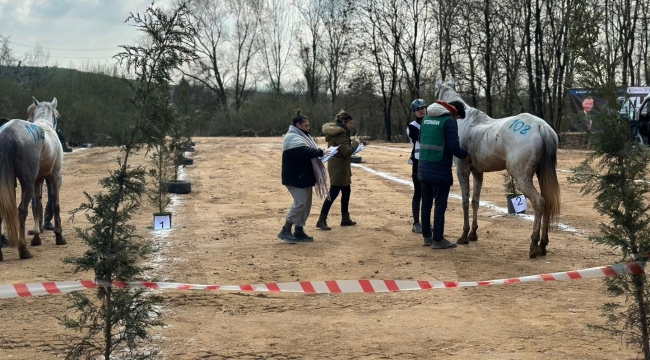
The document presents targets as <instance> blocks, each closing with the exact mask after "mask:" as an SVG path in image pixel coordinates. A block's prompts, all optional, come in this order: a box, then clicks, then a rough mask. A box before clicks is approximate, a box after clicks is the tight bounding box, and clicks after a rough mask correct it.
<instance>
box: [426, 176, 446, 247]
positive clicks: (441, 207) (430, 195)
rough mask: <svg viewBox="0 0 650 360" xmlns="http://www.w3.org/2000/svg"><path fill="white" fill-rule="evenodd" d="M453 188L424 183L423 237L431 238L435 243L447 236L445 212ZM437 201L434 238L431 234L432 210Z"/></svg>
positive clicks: (434, 217) (434, 215)
mask: <svg viewBox="0 0 650 360" xmlns="http://www.w3.org/2000/svg"><path fill="white" fill-rule="evenodd" d="M450 189H451V186H445V185H434V184H432V183H429V182H424V181H423V182H422V236H423V237H426V238H428V237H431V238H433V240H435V241H439V240H442V238H443V237H444V235H445V212H446V211H447V200H448V199H449V190H450ZM434 201H435V205H436V206H435V209H434V212H433V236H432V234H431V208H432V207H433V204H434Z"/></svg>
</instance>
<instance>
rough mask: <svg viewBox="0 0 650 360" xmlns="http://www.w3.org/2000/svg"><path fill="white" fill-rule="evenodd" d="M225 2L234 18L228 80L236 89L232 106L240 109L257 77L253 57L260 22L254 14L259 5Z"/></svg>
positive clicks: (235, 0)
mask: <svg viewBox="0 0 650 360" xmlns="http://www.w3.org/2000/svg"><path fill="white" fill-rule="evenodd" d="M228 4H229V6H230V9H231V11H232V17H233V20H234V30H233V34H232V41H231V48H232V50H231V54H233V55H234V59H233V61H232V64H233V69H232V70H233V71H232V75H231V79H230V80H231V83H232V84H233V90H234V92H235V104H234V108H235V111H239V109H240V108H241V107H242V105H243V104H244V101H246V98H248V95H249V94H250V92H251V91H252V90H253V89H254V88H255V86H256V85H257V81H258V80H259V74H258V73H257V72H255V69H254V60H255V56H256V54H257V52H258V50H259V46H258V43H259V42H258V37H259V22H258V21H257V16H256V14H257V13H258V12H259V11H260V6H259V2H258V1H255V0H245V1H242V0H229V1H228Z"/></svg>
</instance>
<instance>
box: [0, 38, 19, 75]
mask: <svg viewBox="0 0 650 360" xmlns="http://www.w3.org/2000/svg"><path fill="white" fill-rule="evenodd" d="M17 65H18V59H16V57H14V51H13V49H12V48H11V45H10V43H9V38H8V37H4V36H2V35H0V78H2V77H7V76H10V74H11V73H12V71H11V70H12V68H13V67H15V66H17Z"/></svg>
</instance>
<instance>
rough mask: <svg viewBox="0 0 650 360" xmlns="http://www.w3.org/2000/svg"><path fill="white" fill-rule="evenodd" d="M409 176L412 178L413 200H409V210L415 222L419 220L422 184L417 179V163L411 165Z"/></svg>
mask: <svg viewBox="0 0 650 360" xmlns="http://www.w3.org/2000/svg"><path fill="white" fill-rule="evenodd" d="M411 178H412V179H413V200H411V210H412V213H413V224H417V223H419V222H420V200H421V199H422V184H421V183H420V180H418V168H417V165H414V166H413V172H412V173H411Z"/></svg>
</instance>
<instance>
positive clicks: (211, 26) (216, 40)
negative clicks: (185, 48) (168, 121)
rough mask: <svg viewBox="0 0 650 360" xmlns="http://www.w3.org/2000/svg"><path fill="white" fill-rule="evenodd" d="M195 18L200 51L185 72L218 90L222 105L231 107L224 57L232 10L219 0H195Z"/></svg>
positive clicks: (193, 11) (192, 1)
mask: <svg viewBox="0 0 650 360" xmlns="http://www.w3.org/2000/svg"><path fill="white" fill-rule="evenodd" d="M189 6H190V14H191V21H192V24H193V26H194V28H195V29H196V34H197V35H196V39H195V42H196V52H197V55H198V56H199V58H198V59H197V60H195V61H194V62H192V64H191V65H190V67H189V69H183V74H184V75H185V76H187V77H189V78H191V79H193V80H195V81H198V82H199V83H200V84H202V85H204V86H205V87H207V88H208V89H210V90H211V91H212V92H214V93H215V94H216V96H217V99H218V100H219V103H221V106H222V107H224V108H226V107H227V106H228V93H227V91H226V81H225V77H226V76H227V75H228V66H227V64H226V60H225V58H224V53H225V44H226V43H227V41H228V40H229V31H228V27H227V25H226V20H227V19H228V18H229V11H228V9H227V8H226V7H225V6H224V3H223V2H221V1H216V0H191V1H190V2H189Z"/></svg>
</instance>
